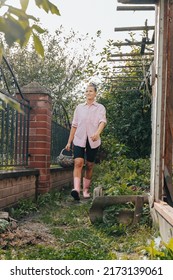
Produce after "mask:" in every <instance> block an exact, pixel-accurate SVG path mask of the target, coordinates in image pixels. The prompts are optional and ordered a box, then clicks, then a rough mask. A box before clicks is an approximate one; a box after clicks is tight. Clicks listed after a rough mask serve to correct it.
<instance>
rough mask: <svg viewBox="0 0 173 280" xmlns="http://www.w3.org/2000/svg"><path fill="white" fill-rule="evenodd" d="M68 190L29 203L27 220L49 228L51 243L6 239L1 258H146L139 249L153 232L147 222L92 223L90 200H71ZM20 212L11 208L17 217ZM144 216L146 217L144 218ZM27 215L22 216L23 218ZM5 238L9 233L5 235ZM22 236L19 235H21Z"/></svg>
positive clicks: (1, 249) (0, 248)
mask: <svg viewBox="0 0 173 280" xmlns="http://www.w3.org/2000/svg"><path fill="white" fill-rule="evenodd" d="M69 193H70V190H67V191H62V192H51V193H49V194H46V195H45V196H42V197H40V198H39V199H38V202H37V204H35V203H34V202H33V205H32V203H31V202H29V203H28V206H29V208H30V209H31V212H33V211H34V213H35V214H34V215H33V217H32V215H31V214H30V221H32V222H33V223H34V222H39V223H40V225H41V224H42V225H44V226H45V227H47V228H48V229H49V233H50V234H51V236H52V238H53V240H54V242H53V244H52V242H50V243H49V241H48V242H46V244H41V242H39V238H38V240H36V241H37V242H35V243H32V242H28V243H27V242H26V243H25V244H22V245H21V243H20V242H16V243H14V244H13V242H8V240H7V242H6V245H5V246H2V245H1V247H0V259H5V260H33V259H35V260H113V259H143V258H146V256H145V255H144V254H145V253H144V252H143V250H142V248H143V247H144V246H146V244H147V243H148V244H149V243H150V242H151V240H152V239H153V238H154V236H155V234H156V232H155V230H154V229H153V228H152V227H150V226H149V225H148V224H146V223H143V222H142V221H143V219H141V222H140V223H139V224H138V225H136V226H135V227H134V226H133V227H132V226H128V227H127V226H125V225H122V224H118V223H117V224H116V223H111V222H110V219H108V221H107V220H106V221H105V222H102V223H96V224H92V223H91V222H90V219H89V209H90V206H91V202H92V201H91V200H89V201H81V203H76V202H74V201H73V200H72V199H71V197H70V195H69ZM24 204H25V207H26V209H27V202H25V203H24V202H21V206H22V211H19V209H20V206H19V208H18V209H13V216H14V218H15V214H17V217H18V218H20V215H19V213H21V214H22V215H21V218H23V217H24V216H23V215H24V212H26V214H28V211H27V210H25V211H24V206H23V205H24ZM144 218H145V217H144ZM26 219H27V218H26V217H25V220H26ZM6 238H7V239H8V238H9V237H8V235H7V236H6ZM21 238H22V237H21Z"/></svg>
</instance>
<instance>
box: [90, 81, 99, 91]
mask: <svg viewBox="0 0 173 280" xmlns="http://www.w3.org/2000/svg"><path fill="white" fill-rule="evenodd" d="M88 86H90V87H93V88H94V90H95V92H97V85H96V84H95V83H93V82H90V83H89V84H88Z"/></svg>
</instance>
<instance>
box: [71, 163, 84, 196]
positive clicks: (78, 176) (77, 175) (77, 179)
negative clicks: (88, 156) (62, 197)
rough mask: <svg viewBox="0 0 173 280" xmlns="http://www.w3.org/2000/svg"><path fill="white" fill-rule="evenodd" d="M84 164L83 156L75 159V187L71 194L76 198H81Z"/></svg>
mask: <svg viewBox="0 0 173 280" xmlns="http://www.w3.org/2000/svg"><path fill="white" fill-rule="evenodd" d="M83 165H84V159H83V158H76V159H75V160H74V170H73V178H74V188H73V190H72V191H71V195H72V196H73V198H74V199H75V200H80V184H81V175H82V168H83Z"/></svg>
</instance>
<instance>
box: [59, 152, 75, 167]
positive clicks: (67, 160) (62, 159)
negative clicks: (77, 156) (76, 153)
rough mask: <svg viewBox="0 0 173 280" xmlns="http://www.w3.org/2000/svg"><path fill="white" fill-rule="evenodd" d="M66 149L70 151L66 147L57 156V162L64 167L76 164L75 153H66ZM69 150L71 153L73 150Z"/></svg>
mask: <svg viewBox="0 0 173 280" xmlns="http://www.w3.org/2000/svg"><path fill="white" fill-rule="evenodd" d="M64 151H66V152H67V153H68V151H67V150H66V149H62V151H61V152H60V154H59V156H58V157H57V163H58V164H59V165H60V166H62V167H72V166H73V165H74V158H73V155H65V154H63V152H64ZM69 152H70V153H71V150H70V151H69Z"/></svg>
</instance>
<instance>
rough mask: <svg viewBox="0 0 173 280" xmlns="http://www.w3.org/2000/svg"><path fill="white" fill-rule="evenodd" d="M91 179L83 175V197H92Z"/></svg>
mask: <svg viewBox="0 0 173 280" xmlns="http://www.w3.org/2000/svg"><path fill="white" fill-rule="evenodd" d="M90 183H91V180H90V179H86V178H85V177H83V197H84V198H90V193H89V187H90Z"/></svg>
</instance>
